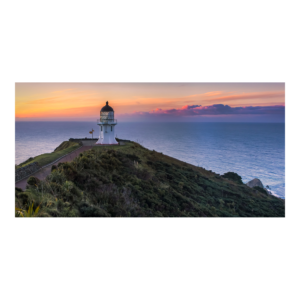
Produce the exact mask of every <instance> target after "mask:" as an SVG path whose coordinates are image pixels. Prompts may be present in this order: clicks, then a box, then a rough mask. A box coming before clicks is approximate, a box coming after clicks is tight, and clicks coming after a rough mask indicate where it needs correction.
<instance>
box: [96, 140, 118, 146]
mask: <svg viewBox="0 0 300 300" xmlns="http://www.w3.org/2000/svg"><path fill="white" fill-rule="evenodd" d="M96 145H119V143H118V142H117V141H116V140H115V139H113V140H112V141H105V139H99V140H98V141H97V142H96Z"/></svg>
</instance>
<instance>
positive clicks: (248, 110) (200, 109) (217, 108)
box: [133, 104, 285, 117]
mask: <svg viewBox="0 0 300 300" xmlns="http://www.w3.org/2000/svg"><path fill="white" fill-rule="evenodd" d="M284 113H285V106H283V105H273V106H244V107H231V106H229V105H224V104H214V105H209V106H201V105H185V106H183V107H181V108H179V109H174V108H173V109H161V108H156V109H154V110H151V111H150V112H141V111H139V112H134V113H133V115H152V116H155V115H169V116H176V117H179V116H201V115H206V116H214V115H262V114H268V115H269V114H284Z"/></svg>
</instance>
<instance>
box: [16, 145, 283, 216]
mask: <svg viewBox="0 0 300 300" xmlns="http://www.w3.org/2000/svg"><path fill="white" fill-rule="evenodd" d="M229 171H230V170H229ZM232 178H234V177H232ZM15 199H16V215H17V216H22V215H23V216H50V217H284V215H285V204H284V201H283V200H281V199H279V198H276V197H274V196H271V195H266V194H265V193H262V192H260V191H258V190H255V189H251V188H249V187H248V186H246V185H245V184H242V183H241V182H239V181H232V180H230V179H228V178H224V177H222V176H220V175H218V174H215V173H213V172H210V171H207V170H205V169H203V168H200V167H196V166H193V165H190V164H187V163H184V162H182V161H180V160H177V159H174V158H172V157H169V156H167V155H163V154H162V153H158V152H156V151H150V150H148V149H145V148H144V147H142V146H141V145H139V144H137V143H134V142H128V143H126V145H125V146H109V147H94V148H92V149H91V150H88V151H85V152H83V153H81V154H80V155H79V156H78V157H76V158H75V159H74V160H73V161H72V162H71V163H61V164H58V166H57V167H55V168H53V170H52V172H51V174H50V175H49V176H48V177H47V178H46V180H44V181H39V180H38V179H36V178H34V177H31V178H29V180H28V187H27V189H26V191H24V192H22V191H21V190H19V189H16V198H15Z"/></svg>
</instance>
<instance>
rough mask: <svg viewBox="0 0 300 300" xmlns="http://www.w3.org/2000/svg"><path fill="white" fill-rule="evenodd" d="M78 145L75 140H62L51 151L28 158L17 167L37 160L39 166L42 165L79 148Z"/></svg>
mask: <svg viewBox="0 0 300 300" xmlns="http://www.w3.org/2000/svg"><path fill="white" fill-rule="evenodd" d="M79 147H80V145H79V144H78V143H75V142H69V141H65V142H62V143H61V144H60V145H59V146H58V147H57V148H56V149H55V150H54V151H53V152H52V153H45V154H41V155H38V156H36V157H34V158H32V157H31V158H29V159H27V160H26V161H24V162H23V163H21V164H19V165H18V166H17V168H21V167H25V166H26V165H29V164H31V163H33V162H37V163H38V164H39V166H40V167H43V166H45V165H47V164H50V163H51V162H53V161H55V160H56V159H58V158H60V157H62V156H63V155H65V154H68V153H70V152H72V151H73V150H75V149H77V148H79Z"/></svg>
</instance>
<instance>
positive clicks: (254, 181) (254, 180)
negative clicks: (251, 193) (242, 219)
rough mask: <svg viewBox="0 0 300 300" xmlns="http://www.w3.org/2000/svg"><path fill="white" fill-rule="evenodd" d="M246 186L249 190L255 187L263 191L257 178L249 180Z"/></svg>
mask: <svg viewBox="0 0 300 300" xmlns="http://www.w3.org/2000/svg"><path fill="white" fill-rule="evenodd" d="M246 185H248V186H249V187H251V188H254V187H255V186H259V187H261V188H262V189H264V186H263V184H262V182H261V181H260V180H259V179H258V178H254V179H252V180H250V181H249V182H247V183H246Z"/></svg>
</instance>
